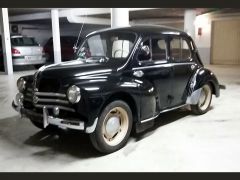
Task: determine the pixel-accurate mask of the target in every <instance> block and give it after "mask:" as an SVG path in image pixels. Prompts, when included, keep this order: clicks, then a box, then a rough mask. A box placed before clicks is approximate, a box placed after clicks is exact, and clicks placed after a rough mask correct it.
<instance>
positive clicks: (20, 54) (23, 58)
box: [11, 35, 46, 68]
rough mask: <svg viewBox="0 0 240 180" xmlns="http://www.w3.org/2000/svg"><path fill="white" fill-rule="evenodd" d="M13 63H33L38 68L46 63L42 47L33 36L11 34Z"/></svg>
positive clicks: (16, 64)
mask: <svg viewBox="0 0 240 180" xmlns="http://www.w3.org/2000/svg"><path fill="white" fill-rule="evenodd" d="M11 45H12V61H13V65H15V66H18V65H35V67H36V68H39V67H40V66H41V65H43V64H45V63H46V56H45V53H44V51H43V47H42V46H40V44H38V43H37V41H36V40H35V38H34V37H27V36H19V35H14V36H11Z"/></svg>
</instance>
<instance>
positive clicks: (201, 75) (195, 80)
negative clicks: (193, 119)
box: [187, 67, 220, 104]
mask: <svg viewBox="0 0 240 180" xmlns="http://www.w3.org/2000/svg"><path fill="white" fill-rule="evenodd" d="M207 83H209V84H210V86H211V88H212V93H213V94H214V95H215V96H216V97H219V96H220V88H219V82H218V80H217V78H216V76H215V75H214V73H213V72H212V71H210V70H209V69H206V68H203V67H202V68H200V69H198V70H196V72H195V73H194V75H193V76H192V78H191V80H190V82H189V84H188V88H187V89H188V92H187V94H188V97H187V104H196V102H197V100H198V98H199V96H200V92H201V88H202V87H203V85H204V84H207Z"/></svg>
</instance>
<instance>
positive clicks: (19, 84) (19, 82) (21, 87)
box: [17, 78, 26, 92]
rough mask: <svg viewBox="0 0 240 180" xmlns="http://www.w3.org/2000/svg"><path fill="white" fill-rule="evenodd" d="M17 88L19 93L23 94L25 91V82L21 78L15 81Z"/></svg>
mask: <svg viewBox="0 0 240 180" xmlns="http://www.w3.org/2000/svg"><path fill="white" fill-rule="evenodd" d="M17 88H18V90H19V92H23V91H24V90H25V89H26V81H25V80H24V79H23V78H19V79H18V80H17Z"/></svg>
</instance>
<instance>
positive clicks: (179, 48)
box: [170, 38, 191, 61]
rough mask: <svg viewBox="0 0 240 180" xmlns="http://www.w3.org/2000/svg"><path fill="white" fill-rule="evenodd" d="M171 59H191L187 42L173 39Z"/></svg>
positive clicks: (171, 42)
mask: <svg viewBox="0 0 240 180" xmlns="http://www.w3.org/2000/svg"><path fill="white" fill-rule="evenodd" d="M170 49H171V57H172V59H173V60H175V61H185V60H190V59H191V51H190V48H189V45H188V43H187V41H186V40H184V39H182V38H173V39H172V40H171V41H170Z"/></svg>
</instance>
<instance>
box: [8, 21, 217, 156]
mask: <svg viewBox="0 0 240 180" xmlns="http://www.w3.org/2000/svg"><path fill="white" fill-rule="evenodd" d="M17 86H18V89H19V93H18V94H17V95H16V98H15V100H14V101H13V104H12V105H13V107H14V108H15V109H16V110H18V111H19V112H20V113H21V114H22V115H25V116H27V117H28V118H29V119H30V120H31V122H32V123H33V124H34V125H35V126H37V127H39V128H42V129H44V128H49V127H54V126H55V127H56V126H57V127H59V128H66V129H75V130H80V131H82V132H84V133H88V134H89V135H90V139H91V142H92V144H93V146H94V147H95V148H96V149H97V150H99V151H100V152H103V153H111V152H114V151H116V150H118V149H120V148H121V147H123V146H124V145H125V144H126V142H127V139H128V137H129V134H130V132H131V130H132V127H136V129H141V128H138V127H143V126H144V125H145V124H148V123H147V122H151V121H152V120H154V119H155V118H156V117H158V116H159V115H160V114H161V113H164V112H167V111H170V110H174V109H177V108H180V107H184V106H190V107H191V110H192V112H193V113H194V114H198V115H201V114H204V113H206V112H207V111H208V110H209V106H210V104H211V100H212V95H213V94H214V95H215V96H216V97H219V89H220V85H219V83H218V80H217V79H216V77H215V75H214V74H213V73H212V72H211V71H210V70H208V69H206V68H204V66H203V64H202V62H201V59H200V57H199V54H198V51H197V48H196V46H195V44H194V42H193V40H192V38H191V37H190V36H189V35H187V34H186V33H185V32H182V31H179V30H176V29H172V28H168V27H162V26H132V27H124V28H116V29H105V30H101V31H97V32H93V33H91V34H89V35H88V36H87V37H86V39H85V41H84V42H83V43H82V45H81V47H80V49H79V51H78V53H77V57H76V60H73V61H69V62H63V63H60V64H53V65H48V66H43V67H41V68H40V69H39V70H38V71H37V72H36V73H35V74H34V75H31V76H24V77H21V78H19V79H18V81H17ZM133 125H134V126H133Z"/></svg>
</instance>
